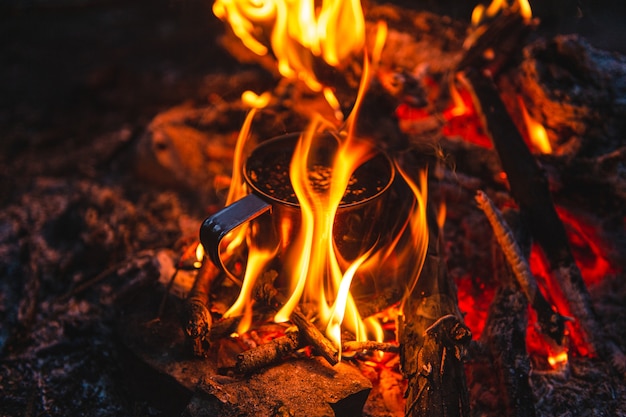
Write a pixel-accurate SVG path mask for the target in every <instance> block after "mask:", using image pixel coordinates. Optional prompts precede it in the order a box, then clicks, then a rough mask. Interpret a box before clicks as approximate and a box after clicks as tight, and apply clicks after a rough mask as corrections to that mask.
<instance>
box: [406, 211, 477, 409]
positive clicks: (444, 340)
mask: <svg viewBox="0 0 626 417" xmlns="http://www.w3.org/2000/svg"><path fill="white" fill-rule="evenodd" d="M430 224H433V222H431V223H430ZM433 235H435V233H433V232H432V230H431V238H430V243H429V246H430V247H429V253H428V254H427V255H426V260H425V263H424V267H423V269H422V272H421V274H420V277H419V279H418V281H417V284H416V286H415V289H414V290H413V292H412V293H411V294H410V295H409V297H408V299H407V301H406V305H405V308H404V315H403V316H402V317H399V319H398V321H399V325H398V327H399V330H398V333H399V340H400V345H401V350H400V355H401V366H402V373H403V375H404V377H405V378H406V379H407V380H408V388H407V392H406V399H407V402H406V408H405V410H406V412H405V415H406V416H412V417H418V416H445V417H448V416H459V417H460V416H468V415H469V398H468V391H467V387H466V383H465V373H464V372H465V371H464V369H463V364H462V359H463V356H464V350H465V347H466V345H467V344H468V343H469V341H470V339H471V332H470V330H469V329H468V328H467V327H466V326H465V324H464V323H463V319H462V318H461V317H462V316H461V313H460V311H459V309H458V305H457V301H456V293H455V290H454V289H453V284H452V282H451V281H450V276H449V275H448V273H447V270H446V268H445V265H444V261H443V259H442V258H441V257H440V256H439V250H438V247H437V246H438V245H440V242H437V238H433Z"/></svg>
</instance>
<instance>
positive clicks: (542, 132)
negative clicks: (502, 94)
mask: <svg viewBox="0 0 626 417" xmlns="http://www.w3.org/2000/svg"><path fill="white" fill-rule="evenodd" d="M518 102H519V106H520V109H521V110H522V115H523V116H524V123H526V130H527V131H528V137H529V138H530V141H531V143H532V144H533V146H534V147H535V148H537V150H539V152H541V153H546V154H547V153H552V145H551V144H550V139H548V132H547V131H546V129H545V128H544V127H543V125H542V124H541V123H539V122H538V121H537V120H535V119H534V118H533V117H532V116H531V115H530V114H529V113H528V110H527V109H526V104H525V103H524V100H522V98H521V97H519V96H518Z"/></svg>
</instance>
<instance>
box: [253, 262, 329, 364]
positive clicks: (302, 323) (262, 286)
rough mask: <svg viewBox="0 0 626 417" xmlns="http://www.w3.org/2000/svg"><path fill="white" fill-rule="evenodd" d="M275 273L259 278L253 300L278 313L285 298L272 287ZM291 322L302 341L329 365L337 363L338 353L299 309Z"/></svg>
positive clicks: (292, 315) (293, 313) (293, 314)
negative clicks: (311, 347)
mask: <svg viewBox="0 0 626 417" xmlns="http://www.w3.org/2000/svg"><path fill="white" fill-rule="evenodd" d="M276 275H277V274H276V272H274V271H271V272H268V273H266V274H264V275H263V276H262V277H261V278H260V282H259V283H258V285H257V290H256V296H255V298H256V299H257V300H259V301H262V302H264V303H266V304H267V305H268V306H269V307H271V308H273V309H274V310H276V311H278V310H279V309H280V308H281V307H282V306H283V305H284V303H285V301H286V300H285V297H284V296H283V295H282V294H280V292H278V290H277V289H276V288H274V286H273V285H272V281H273V280H274V279H275V278H276ZM290 320H291V322H292V323H293V324H294V325H295V326H296V327H297V328H298V330H299V331H300V335H301V337H302V338H303V341H304V342H305V343H306V344H310V345H311V346H313V347H314V348H315V350H316V351H317V352H318V353H319V354H320V355H322V356H323V357H324V359H326V360H327V361H328V363H330V364H331V365H336V364H337V363H338V362H339V352H338V351H337V349H335V347H334V346H333V345H332V343H331V342H330V340H328V339H327V338H326V337H325V336H324V335H323V334H322V333H321V332H320V331H319V330H318V328H317V327H315V325H314V324H313V323H311V322H310V321H309V320H308V319H307V318H306V317H305V316H304V315H303V314H302V313H301V312H300V309H299V308H296V309H294V311H293V312H292V313H291V317H290Z"/></svg>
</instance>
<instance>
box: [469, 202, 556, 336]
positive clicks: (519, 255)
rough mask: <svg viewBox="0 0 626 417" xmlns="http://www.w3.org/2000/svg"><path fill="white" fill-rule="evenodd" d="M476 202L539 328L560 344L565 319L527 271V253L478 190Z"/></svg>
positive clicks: (500, 215) (495, 209)
mask: <svg viewBox="0 0 626 417" xmlns="http://www.w3.org/2000/svg"><path fill="white" fill-rule="evenodd" d="M476 201H477V202H478V205H479V207H480V208H481V210H483V211H484V212H485V215H486V216H487V219H488V220H489V223H491V227H492V228H493V231H494V235H495V238H496V240H497V242H498V244H499V245H500V248H501V249H502V252H503V253H504V256H505V258H506V260H507V262H508V263H509V265H510V266H511V270H512V272H513V276H514V277H515V279H516V280H517V283H518V284H519V286H520V289H521V290H522V292H523V293H524V295H526V298H527V300H528V302H529V303H530V304H531V306H532V307H533V309H534V310H535V311H536V312H537V320H538V321H539V326H540V327H541V331H542V332H543V333H544V334H545V335H547V336H549V337H551V338H552V340H554V341H555V342H556V343H557V344H558V345H561V344H562V343H563V336H564V334H565V321H566V320H567V319H566V318H565V317H564V316H562V315H560V314H559V313H558V312H557V311H554V310H553V308H552V306H551V305H550V303H548V300H546V299H545V297H544V296H543V294H542V293H541V291H539V287H538V285H537V281H536V280H535V277H534V276H533V274H532V272H531V271H530V265H529V264H528V261H527V259H528V254H524V252H523V251H522V249H521V248H520V246H519V244H518V243H517V239H515V237H514V236H513V232H512V231H511V229H510V228H509V226H508V225H507V224H506V222H505V221H504V218H503V217H502V214H501V213H500V211H499V210H498V209H497V208H496V207H495V205H494V204H493V202H492V201H491V200H490V199H489V197H487V195H486V194H485V193H484V192H482V191H478V193H477V195H476ZM526 252H527V251H526Z"/></svg>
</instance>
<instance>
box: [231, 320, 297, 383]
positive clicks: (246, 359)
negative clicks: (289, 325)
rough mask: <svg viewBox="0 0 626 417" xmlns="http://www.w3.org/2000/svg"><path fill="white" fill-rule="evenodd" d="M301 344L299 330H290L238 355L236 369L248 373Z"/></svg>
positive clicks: (290, 351)
mask: <svg viewBox="0 0 626 417" xmlns="http://www.w3.org/2000/svg"><path fill="white" fill-rule="evenodd" d="M299 346H300V340H299V336H298V332H297V331H288V332H287V334H286V335H285V336H281V337H278V338H276V339H274V340H271V341H270V342H268V343H265V344H263V345H260V346H258V347H256V348H254V349H250V350H246V351H245V352H243V353H241V354H240V355H239V356H238V357H237V365H236V367H235V368H236V370H237V372H240V373H242V374H248V373H251V372H254V371H256V370H258V369H261V368H264V367H266V366H268V365H271V364H273V363H276V362H278V361H279V360H281V359H282V358H284V357H285V356H287V355H289V354H290V353H293V352H294V351H295V350H296V349H298V347H299Z"/></svg>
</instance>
